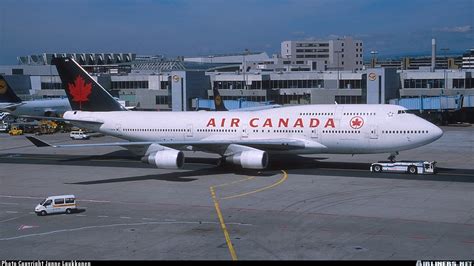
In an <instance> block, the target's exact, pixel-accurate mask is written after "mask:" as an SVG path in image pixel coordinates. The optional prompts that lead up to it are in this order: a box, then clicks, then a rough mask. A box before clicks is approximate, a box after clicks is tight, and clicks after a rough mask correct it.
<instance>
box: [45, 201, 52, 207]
mask: <svg viewBox="0 0 474 266" xmlns="http://www.w3.org/2000/svg"><path fill="white" fill-rule="evenodd" d="M51 202H53V201H52V200H47V201H46V202H45V203H44V204H43V206H45V207H46V206H49V205H51Z"/></svg>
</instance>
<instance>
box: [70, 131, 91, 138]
mask: <svg viewBox="0 0 474 266" xmlns="http://www.w3.org/2000/svg"><path fill="white" fill-rule="evenodd" d="M69 137H70V138H71V139H89V138H90V135H89V134H87V133H86V132H84V131H82V130H75V131H71V133H69Z"/></svg>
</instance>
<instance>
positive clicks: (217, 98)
mask: <svg viewBox="0 0 474 266" xmlns="http://www.w3.org/2000/svg"><path fill="white" fill-rule="evenodd" d="M212 91H213V94H214V105H215V107H216V111H229V110H227V108H225V106H224V100H222V98H221V95H220V94H219V90H217V89H216V88H215V87H214V88H213V89H212Z"/></svg>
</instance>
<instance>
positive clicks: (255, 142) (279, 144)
mask: <svg viewBox="0 0 474 266" xmlns="http://www.w3.org/2000/svg"><path fill="white" fill-rule="evenodd" d="M26 138H27V139H28V140H29V141H31V142H32V143H33V144H34V145H35V146H37V147H54V148H83V147H103V146H121V147H125V148H128V147H133V146H148V145H151V144H158V145H162V146H167V147H177V146H197V147H201V148H203V149H217V148H219V147H223V146H225V147H227V146H228V145H231V144H237V145H243V146H248V147H252V148H257V149H262V150H274V151H277V150H292V149H303V148H308V147H311V148H319V149H321V150H324V149H326V146H324V145H322V144H320V143H319V142H315V141H308V140H300V139H251V140H245V139H244V140H242V139H238V140H229V139H220V140H190V141H186V140H184V141H169V140H163V141H160V140H157V141H137V142H129V141H124V142H109V143H83V144H59V145H55V144H49V143H47V142H45V141H42V140H40V139H38V138H36V137H33V136H27V137H26Z"/></svg>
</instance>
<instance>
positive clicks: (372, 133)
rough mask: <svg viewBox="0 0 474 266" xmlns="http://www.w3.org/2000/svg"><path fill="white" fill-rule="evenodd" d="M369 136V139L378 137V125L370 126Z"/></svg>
mask: <svg viewBox="0 0 474 266" xmlns="http://www.w3.org/2000/svg"><path fill="white" fill-rule="evenodd" d="M370 138H371V139H378V138H379V133H378V127H377V126H371V127H370Z"/></svg>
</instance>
